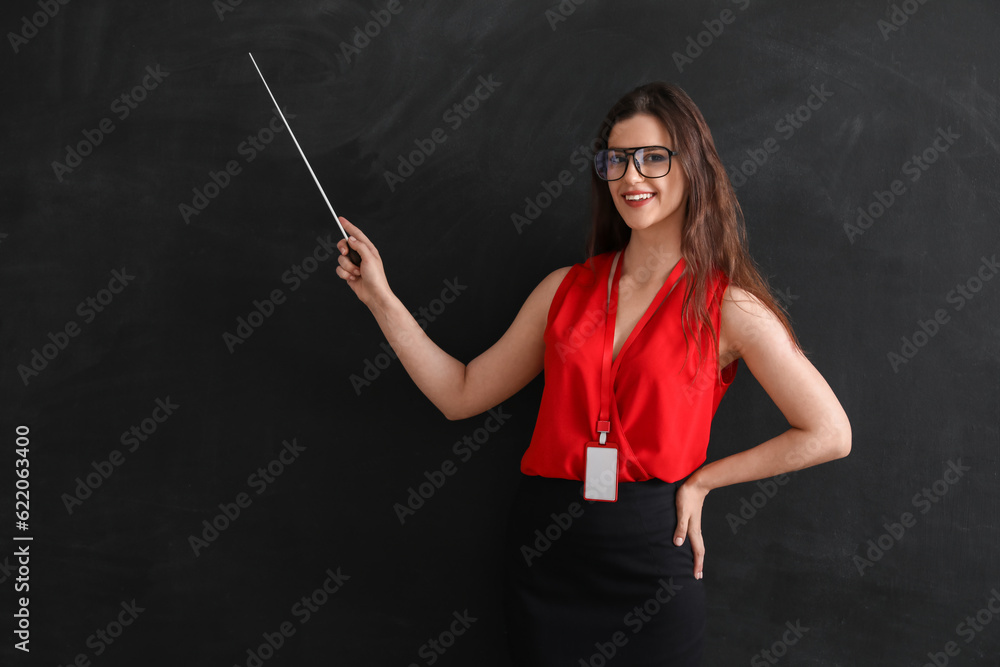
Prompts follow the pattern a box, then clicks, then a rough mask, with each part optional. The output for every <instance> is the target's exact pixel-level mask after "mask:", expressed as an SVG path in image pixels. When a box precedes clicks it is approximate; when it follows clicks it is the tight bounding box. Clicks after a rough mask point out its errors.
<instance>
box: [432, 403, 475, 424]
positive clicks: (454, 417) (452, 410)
mask: <svg viewBox="0 0 1000 667" xmlns="http://www.w3.org/2000/svg"><path fill="white" fill-rule="evenodd" d="M438 409H439V410H440V411H441V414H443V415H444V418H445V419H447V420H448V421H450V422H457V421H461V420H463V419H468V418H469V415H467V414H465V413H464V412H463V411H462V410H460V409H458V408H457V406H454V405H450V406H445V407H442V406H438Z"/></svg>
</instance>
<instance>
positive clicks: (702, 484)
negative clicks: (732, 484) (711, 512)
mask: <svg viewBox="0 0 1000 667" xmlns="http://www.w3.org/2000/svg"><path fill="white" fill-rule="evenodd" d="M704 470H705V466H702V467H700V468H698V469H697V470H695V471H694V472H693V473H691V474H690V475H689V476H688V478H687V481H685V482H684V484H685V485H690V486H691V487H692V488H693V489H695V490H697V491H700V492H701V493H703V494H706V495H707V494H708V492H709V491H711V490H712V489H713V488H714V487H712V485H711V484H710V483H709V481H708V479H707V477H706V475H705V473H704Z"/></svg>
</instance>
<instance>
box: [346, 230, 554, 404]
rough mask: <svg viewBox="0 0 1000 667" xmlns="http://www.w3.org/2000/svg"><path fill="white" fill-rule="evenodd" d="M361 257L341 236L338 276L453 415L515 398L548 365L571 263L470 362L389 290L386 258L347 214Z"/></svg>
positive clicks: (418, 380) (420, 382) (421, 384)
mask: <svg viewBox="0 0 1000 667" xmlns="http://www.w3.org/2000/svg"><path fill="white" fill-rule="evenodd" d="M341 222H342V223H343V224H344V229H346V230H347V233H348V234H350V235H352V236H353V237H355V239H356V240H353V241H351V242H350V245H351V247H352V248H354V249H355V250H357V251H358V254H359V255H361V266H360V267H356V266H355V265H354V264H353V263H352V262H351V261H350V260H349V259H348V258H347V256H346V252H347V249H346V248H347V241H345V240H341V241H340V242H339V243H338V244H337V246H338V247H339V248H340V249H341V255H340V258H339V263H340V266H338V267H337V275H339V276H340V277H341V278H343V279H345V280H346V281H347V283H348V284H349V285H350V286H351V289H352V290H354V293H355V294H356V295H357V296H358V298H359V299H361V301H362V302H363V303H364V304H365V305H366V306H368V308H369V310H371V312H372V315H374V316H375V320H376V321H377V322H378V325H379V328H381V329H382V333H383V334H384V335H385V338H386V340H387V341H388V342H389V345H391V346H392V349H393V350H394V351H395V352H396V355H397V356H398V357H399V360H400V362H401V363H402V364H403V367H404V368H405V369H406V372H407V373H409V374H410V377H411V378H412V379H413V382H414V383H415V384H416V385H417V387H418V388H419V389H420V391H422V392H423V393H424V395H425V396H427V398H428V399H430V401H431V403H433V404H434V405H435V407H437V408H438V410H440V411H441V413H442V414H443V415H444V416H445V417H446V418H447V419H449V420H458V419H467V418H469V417H472V416H475V415H478V414H480V413H482V412H485V411H486V410H489V409H490V408H492V407H494V406H496V405H497V404H499V403H501V402H503V401H504V400H506V399H507V398H510V397H511V396H513V395H514V394H516V393H517V392H518V391H519V390H521V389H522V388H523V387H524V386H525V385H526V384H528V383H529V382H530V381H531V380H532V379H533V378H535V376H537V375H538V373H539V372H541V370H542V362H543V358H544V352H545V344H544V341H543V339H542V335H543V333H544V331H545V321H546V318H547V317H548V311H549V305H550V304H551V303H552V297H553V295H554V294H555V292H556V289H558V287H559V284H560V283H561V282H562V279H563V277H564V276H565V275H566V272H567V271H569V267H564V268H561V269H557V270H556V271H553V272H552V273H550V274H549V275H548V276H547V277H546V278H545V279H543V280H542V282H541V283H539V284H538V286H537V287H535V289H534V290H533V291H532V292H531V294H530V295H529V296H528V298H527V300H526V301H525V302H524V305H523V306H521V310H520V311H519V312H518V314H517V316H516V317H515V318H514V321H513V322H512V323H511V325H510V327H509V328H508V329H507V331H506V332H505V333H504V335H503V336H501V337H500V339H499V340H498V341H497V342H496V343H494V344H493V346H492V347H490V348H489V349H488V350H486V351H485V352H483V353H482V354H480V355H479V356H478V357H476V358H475V359H473V360H472V361H470V362H469V363H468V365H466V364H463V363H462V362H461V361H459V360H458V359H456V358H455V357H453V356H451V355H450V354H448V353H447V352H445V351H444V350H442V349H441V348H440V347H439V346H438V345H437V344H436V343H434V341H432V340H431V339H430V337H428V336H427V334H426V332H424V330H423V329H421V328H420V325H419V324H418V323H417V321H416V320H415V319H414V317H413V315H411V314H410V312H409V311H408V310H407V309H406V307H405V306H404V305H403V303H402V302H401V301H400V300H399V299H398V298H397V297H396V295H395V294H393V292H392V290H391V289H389V285H388V282H387V281H386V278H385V273H384V270H383V267H382V259H381V257H380V256H379V254H378V250H377V249H376V248H375V246H374V244H372V242H371V241H370V240H369V239H368V237H367V236H365V235H364V234H363V233H362V232H361V230H360V229H358V228H357V227H356V226H354V225H353V224H351V223H350V222H349V221H348V220H347V219H346V218H341Z"/></svg>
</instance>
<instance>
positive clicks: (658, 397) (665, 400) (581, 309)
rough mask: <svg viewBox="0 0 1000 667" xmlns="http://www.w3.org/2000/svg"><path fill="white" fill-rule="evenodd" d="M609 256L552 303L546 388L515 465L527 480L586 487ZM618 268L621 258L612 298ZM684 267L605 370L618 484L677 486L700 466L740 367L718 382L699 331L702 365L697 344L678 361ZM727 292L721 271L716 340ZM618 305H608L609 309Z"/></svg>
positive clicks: (714, 312) (584, 266) (716, 280)
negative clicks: (535, 478)
mask: <svg viewBox="0 0 1000 667" xmlns="http://www.w3.org/2000/svg"><path fill="white" fill-rule="evenodd" d="M614 256H615V251H609V252H606V253H602V254H600V255H596V256H594V257H591V258H590V259H588V260H586V262H582V263H578V264H574V265H573V266H572V267H571V268H570V270H569V272H567V274H566V276H565V277H564V278H563V280H562V283H561V284H560V285H559V288H558V289H557V290H556V293H555V295H554V296H553V298H552V304H551V305H550V307H549V312H548V318H547V321H546V325H545V333H544V341H545V359H544V377H545V385H544V388H543V390H542V400H541V405H540V407H539V412H538V419H537V421H536V423H535V430H534V432H533V433H532V436H531V442H530V444H529V445H528V449H527V451H525V453H524V456H523V457H522V458H521V472H522V473H524V474H526V475H540V476H542V477H559V478H564V479H576V480H581V481H582V480H583V479H584V468H585V456H586V445H587V443H588V442H592V441H596V440H598V436H599V434H598V432H597V420H598V413H599V411H600V405H601V364H602V361H603V356H604V348H605V321H606V319H607V315H606V312H607V306H608V279H609V276H610V273H611V265H612V262H613V260H614ZM621 265H622V258H619V260H618V264H617V267H616V269H615V275H614V281H613V282H614V289H615V291H617V284H618V278H619V275H620V274H621ZM685 266H686V265H685V261H684V258H683V257H682V258H681V259H680V260H679V261H678V262H677V265H676V266H675V267H674V268H673V270H672V271H671V272H670V275H669V276H668V277H667V280H666V281H665V282H664V284H663V286H662V287H661V288H660V290H659V293H658V294H657V295H656V297H655V298H654V299H653V302H652V303H651V304H650V306H649V307H648V308H647V310H646V312H645V313H644V314H643V316H642V318H641V319H640V320H639V322H638V323H637V324H636V326H635V328H634V329H633V330H632V331H631V332H630V333H629V336H628V338H627V339H626V340H625V342H624V343H623V344H622V348H621V350H620V351H619V352H618V355H617V356H616V357H615V358H614V362H613V363H612V365H611V378H612V391H611V401H610V417H611V419H610V421H611V431H610V432H609V433H608V434H607V441H608V442H611V443H616V444H617V445H618V448H619V455H618V479H619V481H620V482H638V481H644V480H647V479H652V478H657V479H662V480H663V481H665V482H675V481H677V480H680V479H683V478H684V477H686V476H688V475H689V474H691V473H692V472H694V471H695V470H696V469H697V468H698V466H700V465H701V464H702V463H704V461H705V457H706V452H707V450H708V439H709V433H710V429H711V423H712V418H713V417H714V416H715V411H716V409H717V408H718V407H719V401H721V400H722V397H723V395H725V393H726V390H727V389H728V388H729V385H730V384H732V381H733V378H734V377H735V376H736V370H737V367H738V362H739V360H738V359H737V360H735V361H733V362H732V363H731V364H729V365H728V366H727V367H726V368H724V369H723V370H722V373H721V381H717V380H716V368H717V367H718V361H719V360H718V353H717V350H716V348H715V346H713V345H712V337H711V334H710V333H709V332H708V329H707V328H705V327H703V328H702V331H701V332H700V333H699V335H700V336H701V346H702V351H703V354H704V355H705V358H704V363H703V365H702V367H701V368H700V369H698V361H699V359H698V351H697V347H696V344H695V341H694V340H693V339H692V340H691V341H690V349H689V352H688V360H687V363H684V331H683V329H682V327H681V305H682V302H683V300H684V289H685V286H686V276H685V275H684V268H685ZM728 284H729V281H728V279H727V278H726V276H725V274H724V273H722V272H721V271H718V270H716V271H715V272H713V274H712V276H711V277H710V280H709V284H708V290H707V295H706V296H707V303H706V306H707V308H708V311H709V314H710V317H711V318H712V324H713V326H715V330H716V332H717V333H718V331H719V330H720V319H721V317H720V305H721V303H722V295H723V292H724V291H725V288H726V287H727V286H728ZM672 288H673V289H672ZM661 299H662V301H661ZM658 302H659V305H657V304H658ZM616 303H617V302H616V301H614V300H613V301H612V307H613V308H614V307H615V304H616ZM611 317H612V323H613V317H614V315H613V314H612V315H611Z"/></svg>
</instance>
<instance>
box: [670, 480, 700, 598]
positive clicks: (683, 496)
mask: <svg viewBox="0 0 1000 667" xmlns="http://www.w3.org/2000/svg"><path fill="white" fill-rule="evenodd" d="M707 495H708V489H705V488H703V487H701V486H699V485H698V483H697V482H696V481H695V480H694V478H693V477H689V478H688V479H687V481H685V482H684V483H683V484H681V486H680V488H678V489H677V495H676V496H675V500H674V502H675V504H676V505H677V529H676V530H675V531H674V546H680V545H681V544H683V543H684V538H685V537H687V538H688V539H689V540H691V551H692V552H694V578H695V579H701V577H702V567H703V566H704V564H705V541H704V540H703V539H702V537H701V508H702V506H703V505H704V504H705V496H707Z"/></svg>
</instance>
